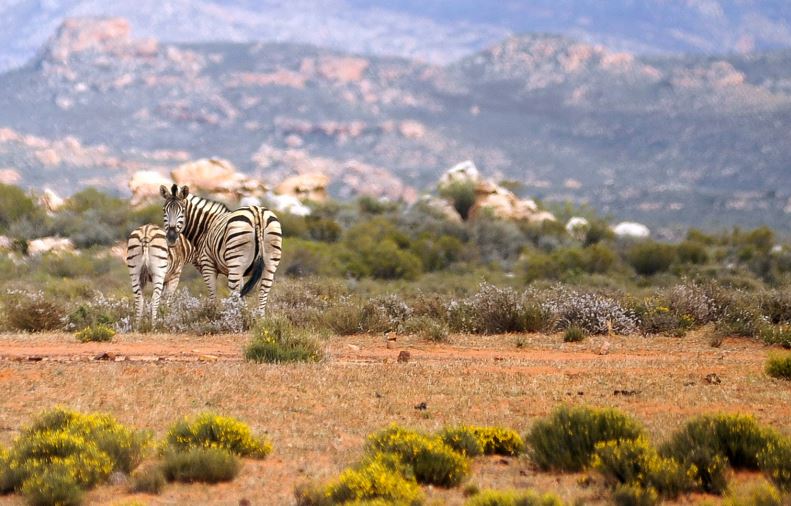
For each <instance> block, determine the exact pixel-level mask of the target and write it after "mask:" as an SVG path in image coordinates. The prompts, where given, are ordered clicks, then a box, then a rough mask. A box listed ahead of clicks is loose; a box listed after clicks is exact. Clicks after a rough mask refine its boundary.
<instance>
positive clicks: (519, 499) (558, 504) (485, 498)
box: [464, 490, 563, 506]
mask: <svg viewBox="0 0 791 506" xmlns="http://www.w3.org/2000/svg"><path fill="white" fill-rule="evenodd" d="M464 504H465V506H563V501H561V500H560V498H559V497H558V496H556V495H555V494H543V495H542V494H539V493H538V492H536V491H534V490H520V491H518V492H517V491H502V490H483V491H481V492H480V493H478V494H475V495H474V496H473V497H472V498H470V499H468V500H467V502H466V503H464Z"/></svg>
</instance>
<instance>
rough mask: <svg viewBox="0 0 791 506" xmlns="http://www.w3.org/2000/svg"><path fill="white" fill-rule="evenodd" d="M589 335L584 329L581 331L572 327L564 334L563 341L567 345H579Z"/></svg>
mask: <svg viewBox="0 0 791 506" xmlns="http://www.w3.org/2000/svg"><path fill="white" fill-rule="evenodd" d="M587 335H588V334H587V333H586V332H585V330H584V329H581V328H580V327H577V326H571V327H569V328H567V329H566V332H565V333H564V334H563V341H565V342H567V343H578V342H580V341H582V340H583V339H585V337H586V336H587Z"/></svg>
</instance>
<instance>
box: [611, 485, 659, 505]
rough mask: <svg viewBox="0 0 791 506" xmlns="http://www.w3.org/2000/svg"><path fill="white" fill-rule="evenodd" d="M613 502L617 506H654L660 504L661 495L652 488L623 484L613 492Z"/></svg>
mask: <svg viewBox="0 0 791 506" xmlns="http://www.w3.org/2000/svg"><path fill="white" fill-rule="evenodd" d="M612 502H613V504H615V506H654V505H655V504H659V494H658V493H657V492H656V490H654V489H653V488H651V487H648V488H644V487H641V486H640V485H634V484H621V485H618V486H617V487H615V490H613V493H612Z"/></svg>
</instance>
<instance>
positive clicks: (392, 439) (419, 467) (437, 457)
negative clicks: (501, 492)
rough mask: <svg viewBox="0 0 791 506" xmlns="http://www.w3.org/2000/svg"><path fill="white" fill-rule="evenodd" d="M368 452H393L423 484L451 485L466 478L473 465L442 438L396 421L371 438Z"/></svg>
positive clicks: (369, 438)
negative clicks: (422, 432) (405, 427)
mask: <svg viewBox="0 0 791 506" xmlns="http://www.w3.org/2000/svg"><path fill="white" fill-rule="evenodd" d="M367 448H368V452H369V454H377V453H392V454H394V455H396V456H397V457H398V458H399V459H400V460H401V461H402V462H403V463H404V464H406V465H408V466H409V467H411V468H412V471H413V472H414V474H415V478H416V479H417V481H418V482H420V483H428V484H431V485H440V486H443V487H452V486H455V485H458V484H459V483H461V482H462V480H464V478H465V477H466V476H467V474H468V473H469V471H470V464H469V462H468V461H467V459H466V458H465V457H464V455H461V454H459V453H456V452H455V451H453V448H451V447H450V446H448V445H447V444H445V443H444V442H443V441H442V439H440V438H439V437H431V436H426V435H423V434H420V433H419V432H415V431H411V430H407V429H404V428H402V427H399V426H398V425H396V424H393V425H391V426H390V427H388V428H387V429H385V430H383V431H381V432H378V433H376V434H373V435H371V436H369V437H368V443H367Z"/></svg>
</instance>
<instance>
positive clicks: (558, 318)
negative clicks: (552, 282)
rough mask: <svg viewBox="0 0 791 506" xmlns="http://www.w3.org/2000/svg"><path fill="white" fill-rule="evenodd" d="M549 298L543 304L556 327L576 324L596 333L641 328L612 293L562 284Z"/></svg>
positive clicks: (620, 331) (625, 331) (565, 327)
mask: <svg viewBox="0 0 791 506" xmlns="http://www.w3.org/2000/svg"><path fill="white" fill-rule="evenodd" d="M546 299H547V300H546V301H545V302H544V308H545V309H546V310H547V311H548V312H549V313H550V314H551V315H553V319H554V321H555V328H556V330H565V329H567V328H569V327H572V326H575V327H579V328H581V329H583V330H585V331H586V332H588V333H589V334H593V335H597V334H608V333H610V332H615V333H617V334H624V335H626V334H632V333H634V332H635V331H636V330H637V328H638V320H637V318H636V317H635V315H634V314H633V313H632V312H631V311H630V310H629V309H627V308H626V307H624V306H623V305H622V304H621V303H620V302H618V301H617V300H615V299H613V298H611V297H607V296H604V295H600V294H597V293H584V292H578V291H575V290H570V289H567V288H563V287H559V288H556V289H555V290H552V291H551V292H550V293H549V294H547V298H546Z"/></svg>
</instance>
